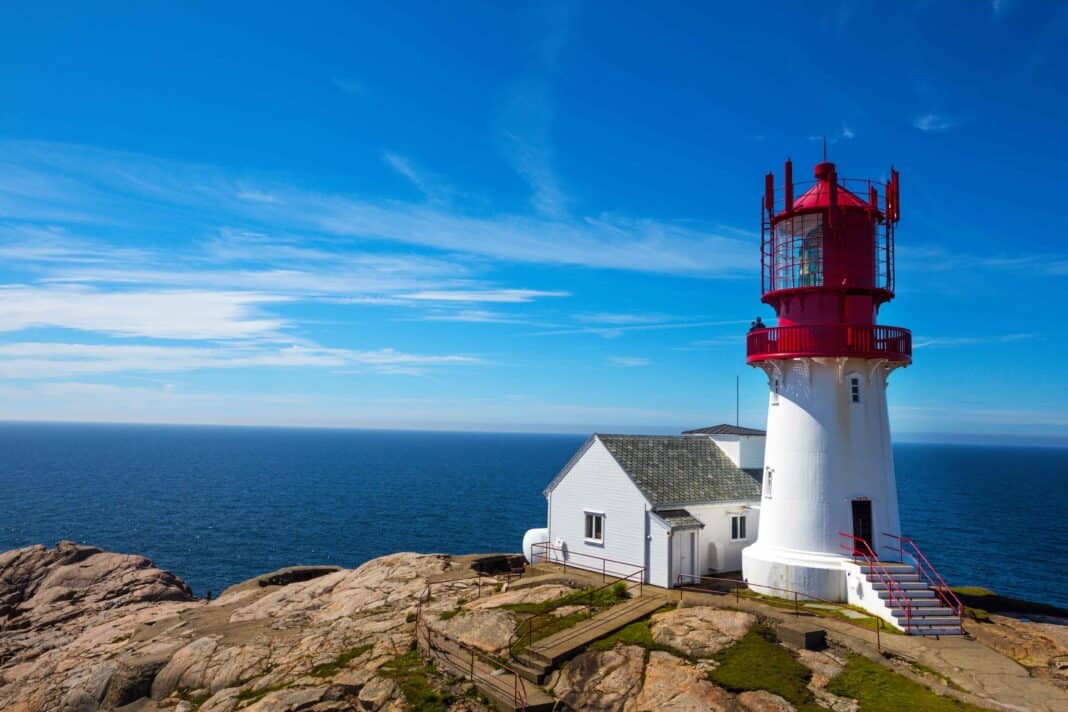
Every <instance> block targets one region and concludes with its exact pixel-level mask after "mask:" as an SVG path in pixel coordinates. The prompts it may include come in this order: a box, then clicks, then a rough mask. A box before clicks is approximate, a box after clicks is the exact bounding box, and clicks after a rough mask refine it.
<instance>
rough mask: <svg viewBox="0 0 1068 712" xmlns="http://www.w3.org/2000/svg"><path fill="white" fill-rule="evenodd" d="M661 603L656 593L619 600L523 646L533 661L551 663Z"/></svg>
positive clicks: (642, 615)
mask: <svg viewBox="0 0 1068 712" xmlns="http://www.w3.org/2000/svg"><path fill="white" fill-rule="evenodd" d="M664 603H665V602H664V600H663V599H661V598H656V597H647V598H634V599H631V600H630V601H627V602H626V603H620V604H618V605H615V606H612V607H611V608H609V609H608V610H605V611H601V612H600V613H598V614H597V615H595V616H594V617H593V618H590V619H589V620H586V621H582V622H581V623H577V624H576V625H573V626H571V627H570V628H567V629H565V630H562V631H560V632H559V633H554V634H552V635H550V636H549V637H547V638H543V639H542V640H539V641H538V642H536V643H534V645H532V646H530V647H529V648H527V652H528V653H529V654H531V656H532V657H533V658H534V659H535V660H537V661H544V662H546V663H548V664H549V665H555V664H556V663H557V662H559V661H560V660H562V659H564V658H566V657H568V656H569V655H571V654H572V653H574V652H575V651H577V650H579V649H580V648H583V647H585V646H586V645H589V644H590V643H592V642H593V641H595V640H597V639H598V638H603V637H604V636H606V635H608V634H609V633H614V632H615V631H617V630H619V629H620V628H622V627H623V626H625V625H627V624H629V623H633V622H634V621H636V620H638V619H640V618H644V617H645V616H647V615H649V614H650V613H652V612H653V611H655V610H656V609H658V608H660V607H661V606H663V605H664Z"/></svg>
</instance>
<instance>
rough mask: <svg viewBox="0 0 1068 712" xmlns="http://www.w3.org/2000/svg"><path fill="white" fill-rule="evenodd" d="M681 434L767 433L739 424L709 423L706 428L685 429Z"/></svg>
mask: <svg viewBox="0 0 1068 712" xmlns="http://www.w3.org/2000/svg"><path fill="white" fill-rule="evenodd" d="M683 435H767V433H766V432H764V431H763V430H757V429H756V428H743V427H741V426H740V425H727V424H726V423H720V424H719V425H710V426H709V427H707V428H697V429H696V430H687V431H685V432H683Z"/></svg>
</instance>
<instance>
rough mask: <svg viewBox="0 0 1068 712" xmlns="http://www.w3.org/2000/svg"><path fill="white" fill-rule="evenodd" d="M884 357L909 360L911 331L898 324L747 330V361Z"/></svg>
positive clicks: (910, 359) (892, 359)
mask: <svg viewBox="0 0 1068 712" xmlns="http://www.w3.org/2000/svg"><path fill="white" fill-rule="evenodd" d="M806 356H809V357H814V356H825V357H845V358H850V357H851V358H883V359H886V360H887V361H903V362H905V363H911V362H912V332H910V331H909V330H908V329H902V328H900V327H897V326H880V325H878V324H871V325H866V326H865V325H857V326H854V325H849V324H805V325H801V326H775V327H771V328H768V329H756V330H754V331H750V332H749V335H748V336H747V337H746V362H747V363H755V362H757V361H769V360H771V359H779V358H802V357H806Z"/></svg>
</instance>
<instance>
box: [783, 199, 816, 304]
mask: <svg viewBox="0 0 1068 712" xmlns="http://www.w3.org/2000/svg"><path fill="white" fill-rule="evenodd" d="M770 267H771V277H772V279H771V284H772V289H773V290H778V289H797V288H801V287H821V286H823V215H822V213H809V214H804V215H795V216H793V217H789V218H785V219H783V220H780V221H779V222H777V223H775V225H774V227H773V234H772V250H771V265H770Z"/></svg>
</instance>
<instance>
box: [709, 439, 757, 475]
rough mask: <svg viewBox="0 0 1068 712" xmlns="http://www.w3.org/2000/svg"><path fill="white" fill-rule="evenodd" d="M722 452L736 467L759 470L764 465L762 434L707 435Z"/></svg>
mask: <svg viewBox="0 0 1068 712" xmlns="http://www.w3.org/2000/svg"><path fill="white" fill-rule="evenodd" d="M706 437H708V438H710V439H711V440H712V442H714V443H715V444H716V445H717V446H718V447H719V449H720V450H722V451H723V454H724V455H726V456H727V457H729V458H730V459H731V462H733V463H734V464H735V465H737V466H738V467H742V468H745V469H756V470H759V469H761V468H763V467H764V443H765V441H766V438H765V437H764V436H763V435H708V436H706Z"/></svg>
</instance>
